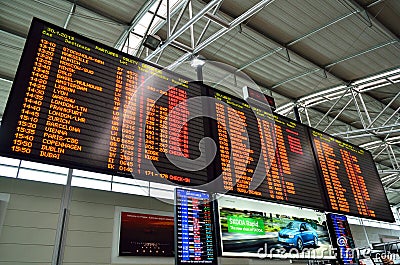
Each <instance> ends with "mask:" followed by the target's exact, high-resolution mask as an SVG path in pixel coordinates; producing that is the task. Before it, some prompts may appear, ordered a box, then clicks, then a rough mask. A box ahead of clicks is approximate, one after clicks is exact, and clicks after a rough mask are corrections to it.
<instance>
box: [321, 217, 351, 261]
mask: <svg viewBox="0 0 400 265" xmlns="http://www.w3.org/2000/svg"><path fill="white" fill-rule="evenodd" d="M327 217H328V218H327V219H328V226H329V230H330V233H331V236H332V238H333V242H334V244H333V245H334V247H335V248H336V249H337V257H338V259H339V261H340V262H341V264H343V265H350V264H358V262H357V260H356V255H355V254H356V252H355V245H354V240H353V236H352V235H351V230H350V225H349V223H348V222H347V217H346V216H344V215H339V214H328V215H327Z"/></svg>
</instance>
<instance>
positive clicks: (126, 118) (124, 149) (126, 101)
mask: <svg viewBox="0 0 400 265" xmlns="http://www.w3.org/2000/svg"><path fill="white" fill-rule="evenodd" d="M137 87H138V74H137V73H136V72H133V71H131V70H127V71H126V75H125V86H124V93H123V115H122V141H121V155H120V159H119V167H118V170H119V171H124V172H133V165H134V156H135V125H136V91H137Z"/></svg>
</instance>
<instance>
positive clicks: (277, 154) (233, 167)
mask: <svg viewBox="0 0 400 265" xmlns="http://www.w3.org/2000/svg"><path fill="white" fill-rule="evenodd" d="M211 96H212V97H214V98H215V99H217V100H218V101H217V103H216V104H215V112H216V113H215V117H216V121H217V124H216V125H215V127H216V128H215V131H216V132H215V134H216V135H215V136H214V138H215V139H216V140H217V146H218V150H219V151H218V155H219V157H218V158H217V159H219V161H218V162H217V163H215V164H216V172H217V174H216V175H217V176H220V177H219V183H220V185H221V186H223V190H227V191H229V193H230V194H240V195H245V196H251V197H258V198H263V199H267V200H274V201H279V202H284V203H288V204H295V205H304V206H309V207H312V208H316V209H324V208H325V205H324V200H323V194H322V192H321V189H320V183H319V178H318V170H317V165H316V161H315V159H314V156H313V153H312V147H311V144H310V141H309V135H308V131H307V128H306V127H305V126H303V125H301V124H299V123H296V122H294V121H293V120H291V119H288V118H285V117H283V116H280V115H277V114H274V113H271V112H270V111H267V110H266V109H263V108H261V107H260V106H250V105H249V104H248V103H247V102H246V101H244V100H241V99H238V98H235V97H232V96H230V95H228V94H226V93H223V92H220V91H214V90H211Z"/></svg>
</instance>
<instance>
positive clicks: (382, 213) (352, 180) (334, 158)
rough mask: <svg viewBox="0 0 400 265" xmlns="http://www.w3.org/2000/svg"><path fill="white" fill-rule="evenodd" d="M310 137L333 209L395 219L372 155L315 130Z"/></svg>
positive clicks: (384, 218)
mask: <svg viewBox="0 0 400 265" xmlns="http://www.w3.org/2000/svg"><path fill="white" fill-rule="evenodd" d="M311 137H312V143H313V146H314V152H315V154H316V157H317V161H318V164H319V168H320V172H321V175H322V179H323V186H324V191H325V194H326V197H327V199H328V202H329V207H330V210H331V211H333V212H338V213H344V214H350V215H355V216H360V217H367V218H373V219H378V220H383V221H389V222H393V221H394V218H393V214H392V211H391V209H390V206H389V202H388V200H387V198H386V194H385V191H384V189H383V186H382V183H381V181H380V178H379V175H378V172H377V170H376V167H375V164H374V161H373V159H372V156H371V154H370V153H369V152H368V151H365V150H364V149H361V148H359V147H356V146H353V145H351V144H349V143H347V142H344V141H342V140H339V139H336V138H334V137H332V136H330V135H328V134H325V133H322V132H319V131H317V130H314V129H311Z"/></svg>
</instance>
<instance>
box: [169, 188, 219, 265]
mask: <svg viewBox="0 0 400 265" xmlns="http://www.w3.org/2000/svg"><path fill="white" fill-rule="evenodd" d="M210 201H211V198H210V194H209V193H207V192H203V191H195V190H187V189H178V188H177V189H176V190H175V207H176V209H175V236H176V238H175V242H176V243H175V244H176V246H175V257H176V258H175V264H177V265H180V264H211V265H216V264H217V263H218V262H217V254H216V249H215V246H216V240H215V233H214V221H213V215H212V212H213V210H212V205H211V202H210Z"/></svg>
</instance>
